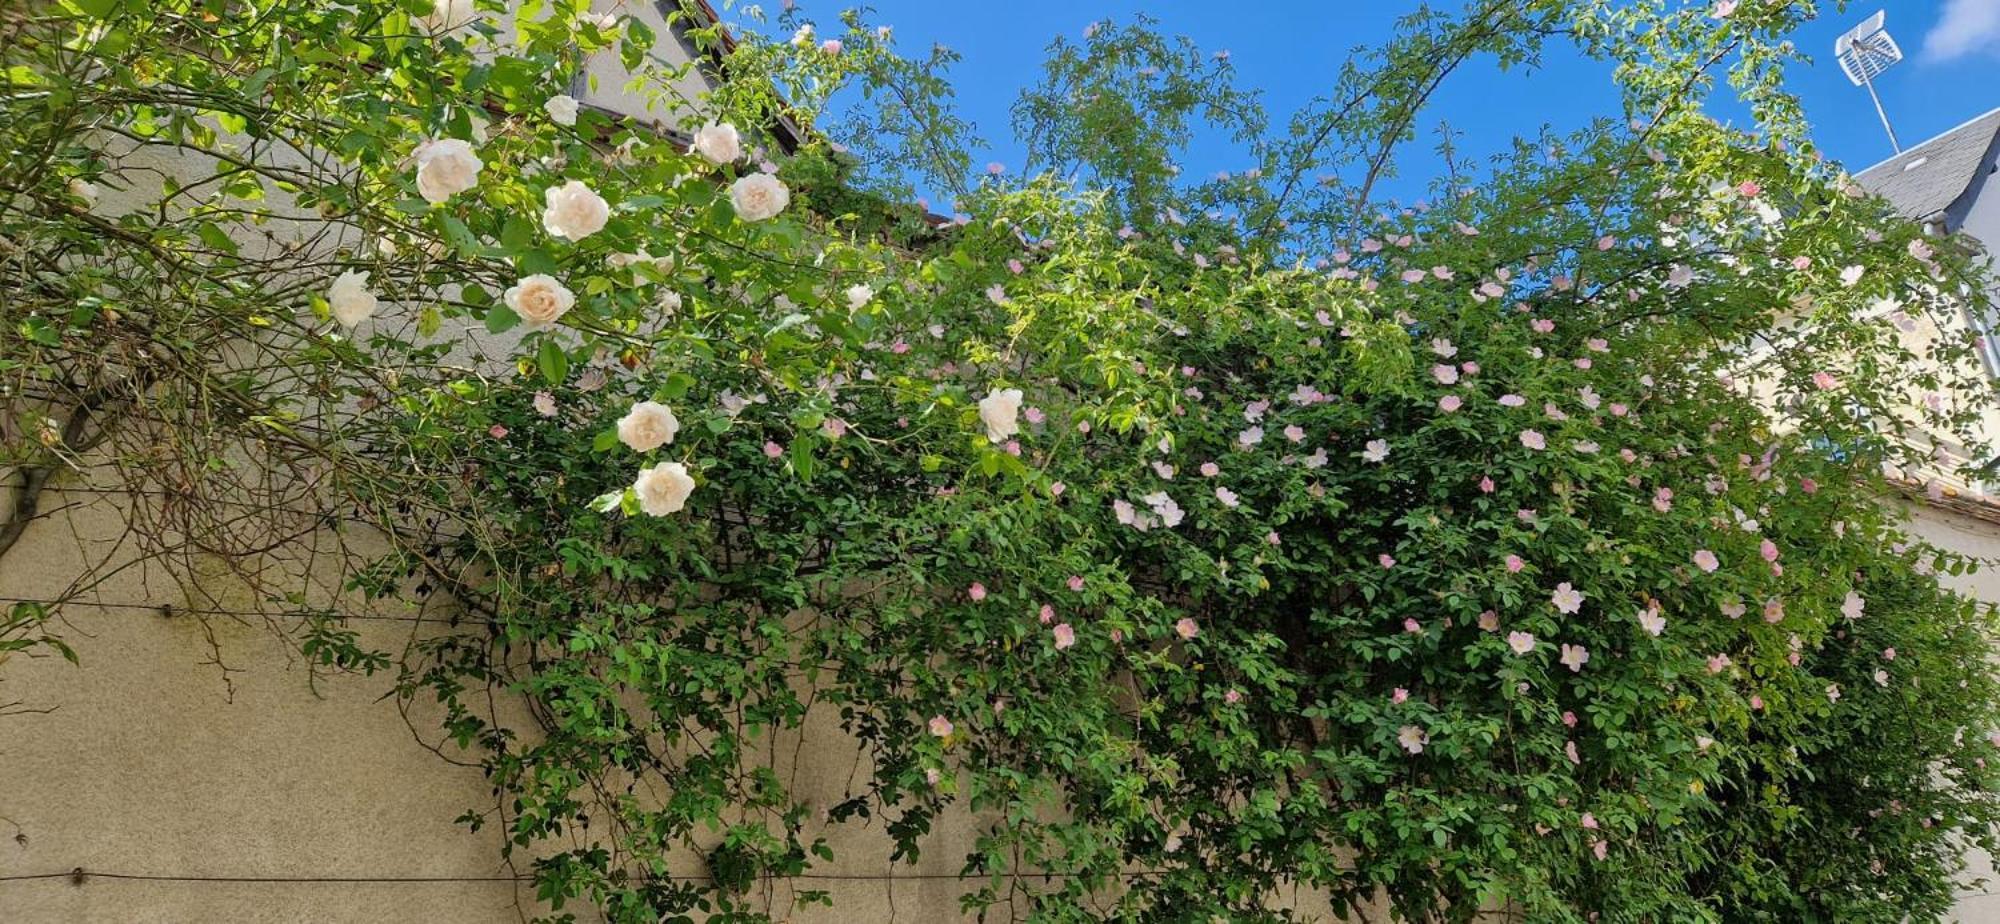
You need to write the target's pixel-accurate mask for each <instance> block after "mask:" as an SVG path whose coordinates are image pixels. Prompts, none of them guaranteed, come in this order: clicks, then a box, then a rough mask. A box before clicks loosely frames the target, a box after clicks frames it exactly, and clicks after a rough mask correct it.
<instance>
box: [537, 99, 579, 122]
mask: <svg viewBox="0 0 2000 924" xmlns="http://www.w3.org/2000/svg"><path fill="white" fill-rule="evenodd" d="M542 109H543V111H545V112H547V113H548V114H549V121H551V122H554V123H556V124H557V125H575V124H576V111H577V103H576V97H574V96H571V95H569V94H567V93H563V94H559V95H557V96H551V97H549V101H548V102H546V103H543V104H542Z"/></svg>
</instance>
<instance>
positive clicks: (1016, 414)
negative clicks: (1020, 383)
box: [979, 388, 1021, 443]
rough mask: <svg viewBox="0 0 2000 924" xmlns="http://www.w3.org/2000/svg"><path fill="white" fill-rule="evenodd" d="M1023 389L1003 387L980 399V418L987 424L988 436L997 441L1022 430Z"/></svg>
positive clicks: (1003, 440) (992, 440)
mask: <svg viewBox="0 0 2000 924" xmlns="http://www.w3.org/2000/svg"><path fill="white" fill-rule="evenodd" d="M1020 417H1021V390H1020V389H1018V388H1002V389H998V390H995V391H992V392H988V393H987V395H986V397H984V398H981V399H979V420H980V422H982V423H984V424H986V438H987V440H989V441H991V442H995V443H1002V442H1006V440H1007V438H1008V437H1010V436H1013V435H1014V434H1016V433H1019V432H1021V420H1020Z"/></svg>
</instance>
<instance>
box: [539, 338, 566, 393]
mask: <svg viewBox="0 0 2000 924" xmlns="http://www.w3.org/2000/svg"><path fill="white" fill-rule="evenodd" d="M535 365H536V366H537V367H539V368H540V369H541V371H542V378H543V379H544V380H545V381H547V382H548V383H549V384H551V385H561V384H562V382H563V380H564V379H566V378H568V377H569V354H568V353H565V352H563V348H562V345H561V344H559V343H557V342H556V340H555V338H554V337H544V338H542V348H541V350H540V351H539V352H537V353H536V354H535Z"/></svg>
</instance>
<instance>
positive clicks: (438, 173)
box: [416, 138, 486, 204]
mask: <svg viewBox="0 0 2000 924" xmlns="http://www.w3.org/2000/svg"><path fill="white" fill-rule="evenodd" d="M416 159H417V192H418V193H420V194H422V195H423V197H424V199H425V200H426V201H428V202H431V203H432V204H436V203H439V202H443V201H444V200H446V199H449V198H451V197H452V196H453V195H455V194H458V193H462V192H464V191H466V190H468V189H471V188H472V187H474V186H478V185H479V170H480V168H482V167H484V166H486V165H485V164H483V163H481V162H480V160H479V155H477V154H474V153H472V145H470V144H468V143H466V142H464V141H461V140H459V139H457V138H436V139H432V140H430V141H426V142H424V143H423V144H420V145H418V146H417V150H416Z"/></svg>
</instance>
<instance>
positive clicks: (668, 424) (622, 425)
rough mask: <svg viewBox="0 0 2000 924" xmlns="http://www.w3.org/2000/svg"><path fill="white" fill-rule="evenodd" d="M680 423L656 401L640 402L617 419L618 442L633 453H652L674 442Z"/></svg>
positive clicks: (670, 411) (664, 406)
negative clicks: (630, 448) (628, 447)
mask: <svg viewBox="0 0 2000 924" xmlns="http://www.w3.org/2000/svg"><path fill="white" fill-rule="evenodd" d="M680 430H681V422H680V420H679V419H677V418H675V417H674V412H673V411H672V410H671V409H669V408H668V407H667V406H666V405H664V404H661V403H659V402H658V401H641V402H639V403H637V404H634V405H632V409H631V410H629V411H626V412H625V416H623V417H620V418H618V441H619V442H621V443H624V444H625V445H627V446H630V447H632V449H633V451H635V452H652V451H653V450H655V449H658V448H660V447H661V446H665V445H667V444H668V443H671V442H673V441H674V434H676V433H679V432H680Z"/></svg>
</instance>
